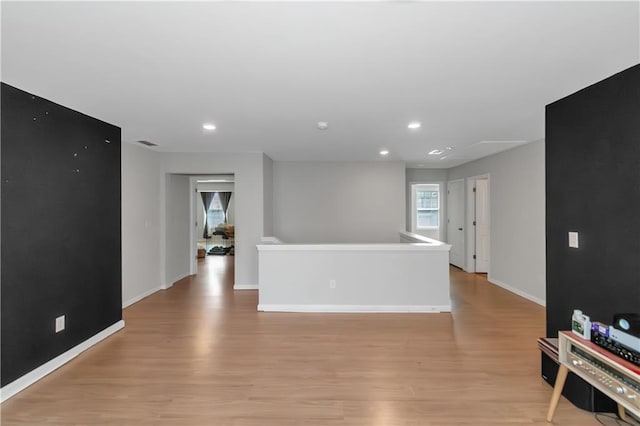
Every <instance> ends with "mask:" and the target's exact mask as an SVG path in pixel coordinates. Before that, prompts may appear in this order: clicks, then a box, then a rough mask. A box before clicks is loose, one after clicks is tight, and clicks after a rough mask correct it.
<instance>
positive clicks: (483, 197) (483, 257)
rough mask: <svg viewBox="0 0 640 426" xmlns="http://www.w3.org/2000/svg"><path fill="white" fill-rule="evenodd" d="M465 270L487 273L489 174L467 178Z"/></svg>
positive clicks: (489, 255) (488, 254) (488, 267)
mask: <svg viewBox="0 0 640 426" xmlns="http://www.w3.org/2000/svg"><path fill="white" fill-rule="evenodd" d="M466 205H467V209H466V210H467V221H466V222H467V232H466V233H465V234H466V237H467V247H466V262H465V263H466V268H465V269H466V271H467V272H476V273H489V270H490V265H491V220H490V208H489V206H490V179H489V175H480V176H474V177H470V178H467V202H466Z"/></svg>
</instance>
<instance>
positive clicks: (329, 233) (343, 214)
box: [273, 161, 405, 243]
mask: <svg viewBox="0 0 640 426" xmlns="http://www.w3.org/2000/svg"><path fill="white" fill-rule="evenodd" d="M273 185H274V186H273V200H274V205H273V211H274V214H273V221H274V234H275V236H277V237H279V238H281V239H282V240H284V241H287V242H289V243H301V242H307V243H341V242H345V243H346V242H350V243H375V242H395V241H397V239H398V231H400V230H402V229H404V227H405V198H404V197H405V189H404V187H405V168H404V164H403V163H398V162H377V163H346V162H342V163H337V162H336V163H333V162H278V161H276V162H274V164H273Z"/></svg>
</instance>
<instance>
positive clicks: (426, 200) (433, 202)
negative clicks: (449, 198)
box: [412, 184, 440, 230]
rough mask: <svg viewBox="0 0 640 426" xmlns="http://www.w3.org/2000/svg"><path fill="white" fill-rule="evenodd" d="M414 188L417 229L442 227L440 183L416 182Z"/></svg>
mask: <svg viewBox="0 0 640 426" xmlns="http://www.w3.org/2000/svg"><path fill="white" fill-rule="evenodd" d="M412 188H413V200H414V203H413V205H414V211H413V215H414V218H413V223H414V224H415V229H417V230H424V229H439V228H440V185H438V184H416V185H413V186H412Z"/></svg>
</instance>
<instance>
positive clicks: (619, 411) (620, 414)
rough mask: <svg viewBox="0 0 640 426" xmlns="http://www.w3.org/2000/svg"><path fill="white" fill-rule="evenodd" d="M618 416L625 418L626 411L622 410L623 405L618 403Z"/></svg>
mask: <svg viewBox="0 0 640 426" xmlns="http://www.w3.org/2000/svg"><path fill="white" fill-rule="evenodd" d="M618 417H620V419H622V420H627V413H626V412H625V411H624V407H623V406H622V405H620V404H618Z"/></svg>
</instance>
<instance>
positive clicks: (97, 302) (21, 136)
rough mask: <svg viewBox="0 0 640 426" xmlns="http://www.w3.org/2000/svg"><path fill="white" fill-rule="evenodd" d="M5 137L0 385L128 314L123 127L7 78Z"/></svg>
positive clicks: (3, 129) (4, 100) (4, 115)
mask: <svg viewBox="0 0 640 426" xmlns="http://www.w3.org/2000/svg"><path fill="white" fill-rule="evenodd" d="M1 137H2V147H1V148H2V151H1V152H2V161H1V162H2V170H1V174H2V207H1V209H2V212H1V213H2V217H1V222H2V223H1V226H2V247H1V249H2V252H1V258H2V261H1V262H2V272H1V283H0V292H1V294H0V296H1V302H0V303H1V309H2V314H1V316H2V318H1V320H2V324H1V330H2V336H1V344H2V354H1V355H2V359H1V371H0V373H1V377H2V380H1V381H2V386H4V385H6V384H8V383H10V382H12V381H14V380H15V379H17V378H19V377H20V376H22V375H24V374H26V373H28V372H29V371H31V370H33V369H34V368H37V367H38V366H40V365H42V364H43V363H45V362H47V361H49V360H51V359H53V358H55V357H56V356H58V355H60V354H61V353H63V352H65V351H66V350H68V349H70V348H72V347H73V346H76V345H78V344H79V343H81V342H83V341H84V340H86V339H88V338H89V337H91V336H93V335H95V334H96V333H98V332H100V331H102V330H104V329H105V328H107V327H109V326H111V325H113V324H114V323H116V322H118V321H119V320H121V319H122V284H121V283H122V273H121V270H122V260H121V233H120V229H121V225H120V224H121V217H120V212H121V209H120V128H118V127H116V126H113V125H110V124H107V123H104V122H102V121H99V120H97V119H94V118H91V117H89V116H86V115H84V114H81V113H79V112H76V111H73V110H71V109H69V108H65V107H63V106H60V105H57V104H55V103H53V102H50V101H48V100H45V99H42V98H40V97H37V96H34V95H31V94H29V93H26V92H24V91H22V90H19V89H17V88H14V87H11V86H9V85H6V84H4V83H3V84H2V128H1ZM60 315H66V329H65V330H64V331H62V332H60V333H57V334H56V333H55V318H56V317H58V316H60Z"/></svg>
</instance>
